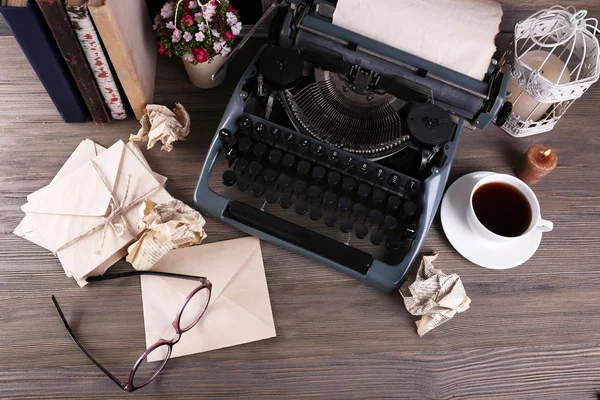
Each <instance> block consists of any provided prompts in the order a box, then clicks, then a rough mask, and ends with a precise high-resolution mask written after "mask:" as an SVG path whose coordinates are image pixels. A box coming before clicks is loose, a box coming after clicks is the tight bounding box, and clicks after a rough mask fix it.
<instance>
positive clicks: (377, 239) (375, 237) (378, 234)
mask: <svg viewBox="0 0 600 400" xmlns="http://www.w3.org/2000/svg"><path fill="white" fill-rule="evenodd" d="M384 240H385V233H383V231H375V232H373V233H372V234H371V243H373V244H374V245H375V246H379V245H380V244H381V243H383V241H384Z"/></svg>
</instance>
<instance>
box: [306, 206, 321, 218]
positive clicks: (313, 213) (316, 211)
mask: <svg viewBox="0 0 600 400" xmlns="http://www.w3.org/2000/svg"><path fill="white" fill-rule="evenodd" d="M322 216H323V210H321V209H320V208H318V207H315V208H312V209H311V210H310V214H309V217H310V219H312V220H313V221H318V220H320V219H321V217H322Z"/></svg>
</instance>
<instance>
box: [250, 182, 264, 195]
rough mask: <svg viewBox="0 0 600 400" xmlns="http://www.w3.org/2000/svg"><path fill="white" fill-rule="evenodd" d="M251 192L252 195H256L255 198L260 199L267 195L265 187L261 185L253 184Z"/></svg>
mask: <svg viewBox="0 0 600 400" xmlns="http://www.w3.org/2000/svg"><path fill="white" fill-rule="evenodd" d="M250 191H251V192H252V195H254V197H260V196H262V195H263V194H264V193H265V187H264V186H263V185H261V184H260V183H254V184H252V188H251V189H250Z"/></svg>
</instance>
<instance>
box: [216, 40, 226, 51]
mask: <svg viewBox="0 0 600 400" xmlns="http://www.w3.org/2000/svg"><path fill="white" fill-rule="evenodd" d="M224 45H225V42H215V44H213V49H214V51H215V53H220V52H221V50H223V46H224Z"/></svg>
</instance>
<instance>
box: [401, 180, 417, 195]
mask: <svg viewBox="0 0 600 400" xmlns="http://www.w3.org/2000/svg"><path fill="white" fill-rule="evenodd" d="M418 186H419V184H418V183H417V182H415V181H413V180H412V179H410V180H408V181H406V183H405V184H404V189H406V191H407V192H409V193H415V192H416V191H417V187H418Z"/></svg>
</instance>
